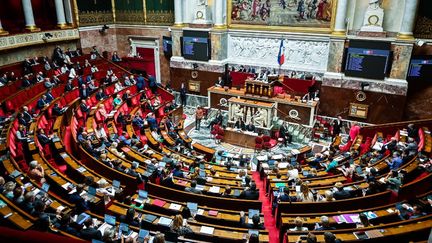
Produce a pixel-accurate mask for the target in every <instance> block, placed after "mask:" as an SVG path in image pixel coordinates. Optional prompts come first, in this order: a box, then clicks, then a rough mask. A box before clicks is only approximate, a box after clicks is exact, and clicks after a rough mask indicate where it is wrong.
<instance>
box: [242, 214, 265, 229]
mask: <svg viewBox="0 0 432 243" xmlns="http://www.w3.org/2000/svg"><path fill="white" fill-rule="evenodd" d="M240 225H241V226H242V227H245V228H248V229H258V230H263V229H265V227H264V225H263V224H261V223H260V224H258V225H253V224H248V223H247V222H246V216H243V217H240Z"/></svg>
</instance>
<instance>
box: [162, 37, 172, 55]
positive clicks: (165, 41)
mask: <svg viewBox="0 0 432 243" xmlns="http://www.w3.org/2000/svg"><path fill="white" fill-rule="evenodd" d="M162 46H163V52H164V54H165V56H172V39H171V37H169V36H162Z"/></svg>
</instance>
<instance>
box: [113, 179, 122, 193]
mask: <svg viewBox="0 0 432 243" xmlns="http://www.w3.org/2000/svg"><path fill="white" fill-rule="evenodd" d="M112 186H113V188H114V190H116V191H117V190H120V181H118V180H113V182H112Z"/></svg>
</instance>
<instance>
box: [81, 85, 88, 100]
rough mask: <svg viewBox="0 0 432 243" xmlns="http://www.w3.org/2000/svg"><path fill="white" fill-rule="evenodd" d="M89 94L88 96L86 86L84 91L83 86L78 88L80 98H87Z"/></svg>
mask: <svg viewBox="0 0 432 243" xmlns="http://www.w3.org/2000/svg"><path fill="white" fill-rule="evenodd" d="M89 96H90V92H89V89H88V88H86V89H85V92H84V89H83V88H80V98H81V99H87V98H88V97H89Z"/></svg>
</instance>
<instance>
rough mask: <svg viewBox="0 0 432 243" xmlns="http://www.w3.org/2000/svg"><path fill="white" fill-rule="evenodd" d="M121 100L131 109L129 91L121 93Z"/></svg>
mask: <svg viewBox="0 0 432 243" xmlns="http://www.w3.org/2000/svg"><path fill="white" fill-rule="evenodd" d="M122 100H123V101H124V102H126V104H127V106H129V107H132V96H131V94H130V90H126V92H124V93H123V96H122Z"/></svg>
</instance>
